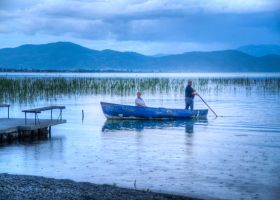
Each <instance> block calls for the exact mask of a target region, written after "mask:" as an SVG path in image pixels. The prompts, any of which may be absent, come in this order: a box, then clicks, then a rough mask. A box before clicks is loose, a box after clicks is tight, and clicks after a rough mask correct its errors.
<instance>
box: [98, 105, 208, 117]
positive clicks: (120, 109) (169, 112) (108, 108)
mask: <svg viewBox="0 0 280 200" xmlns="http://www.w3.org/2000/svg"><path fill="white" fill-rule="evenodd" d="M100 104H101V107H102V111H103V113H104V115H105V117H106V118H108V119H172V118H173V119H177V118H180V119H184V118H206V117H207V114H208V109H199V110H187V109H171V108H154V107H140V106H130V105H122V104H114V103H107V102H100Z"/></svg>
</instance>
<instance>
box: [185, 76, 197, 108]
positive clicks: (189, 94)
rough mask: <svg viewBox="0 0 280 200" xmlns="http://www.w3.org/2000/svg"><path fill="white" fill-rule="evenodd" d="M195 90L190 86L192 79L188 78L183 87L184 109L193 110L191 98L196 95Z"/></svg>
mask: <svg viewBox="0 0 280 200" xmlns="http://www.w3.org/2000/svg"><path fill="white" fill-rule="evenodd" d="M196 94H197V93H196V91H195V90H194V89H193V88H192V80H188V85H187V87H186V89H185V102H186V108H185V109H189V108H190V109H191V110H193V99H194V96H195V95H196Z"/></svg>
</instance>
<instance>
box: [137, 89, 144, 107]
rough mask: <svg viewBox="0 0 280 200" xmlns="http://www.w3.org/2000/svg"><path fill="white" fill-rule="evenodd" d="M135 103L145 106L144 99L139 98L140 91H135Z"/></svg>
mask: <svg viewBox="0 0 280 200" xmlns="http://www.w3.org/2000/svg"><path fill="white" fill-rule="evenodd" d="M135 105H136V106H142V107H146V104H145V102H144V100H143V99H142V98H141V92H137V97H136V99H135Z"/></svg>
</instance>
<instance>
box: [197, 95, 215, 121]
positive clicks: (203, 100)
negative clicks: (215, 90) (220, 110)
mask: <svg viewBox="0 0 280 200" xmlns="http://www.w3.org/2000/svg"><path fill="white" fill-rule="evenodd" d="M196 95H197V96H199V98H200V99H201V100H202V101H203V102H204V103H205V105H206V106H207V107H208V108H209V109H210V110H211V111H212V112H213V113H214V114H215V115H216V117H218V115H217V114H216V113H215V111H214V110H213V109H212V108H211V107H210V106H209V105H208V104H207V103H206V101H204V99H203V98H202V97H201V96H200V95H199V94H198V93H196Z"/></svg>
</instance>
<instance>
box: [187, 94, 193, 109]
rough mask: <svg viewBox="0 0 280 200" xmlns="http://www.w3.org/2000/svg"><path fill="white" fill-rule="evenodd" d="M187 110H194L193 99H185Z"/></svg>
mask: <svg viewBox="0 0 280 200" xmlns="http://www.w3.org/2000/svg"><path fill="white" fill-rule="evenodd" d="M185 103H186V108H185V109H191V110H193V98H191V97H186V98H185Z"/></svg>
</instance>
